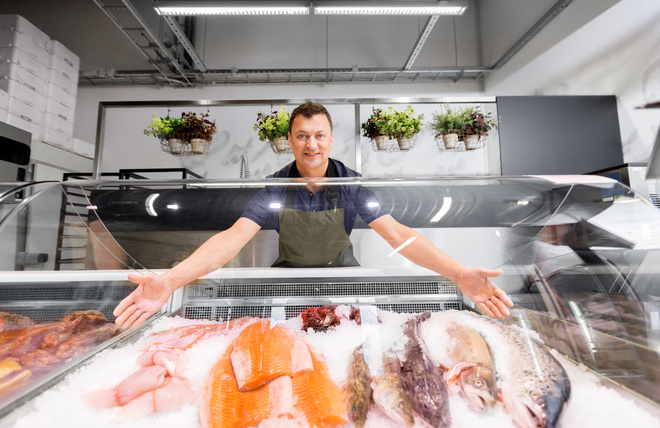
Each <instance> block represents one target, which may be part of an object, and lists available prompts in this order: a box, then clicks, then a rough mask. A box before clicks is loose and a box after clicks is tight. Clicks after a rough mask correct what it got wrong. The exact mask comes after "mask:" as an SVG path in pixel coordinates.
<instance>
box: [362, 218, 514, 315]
mask: <svg viewBox="0 0 660 428" xmlns="http://www.w3.org/2000/svg"><path fill="white" fill-rule="evenodd" d="M369 227H371V228H372V229H373V230H375V231H376V232H377V233H378V234H379V235H380V236H382V237H383V238H384V239H385V240H386V241H387V242H388V243H389V244H390V245H391V246H392V248H399V253H400V254H401V255H402V256H404V257H405V258H407V259H408V260H410V261H411V262H413V263H415V264H416V265H419V266H422V267H425V268H427V269H430V270H432V271H434V272H437V273H439V274H440V275H442V276H444V277H446V278H447V279H449V280H451V281H453V282H455V283H456V285H457V286H458V288H459V289H460V290H461V292H462V293H463V294H464V295H465V296H467V297H468V298H469V299H470V300H472V301H473V302H474V303H476V304H477V306H479V308H481V309H482V310H483V311H484V312H485V313H486V315H488V316H490V317H493V318H494V317H497V318H500V319H501V318H504V317H506V316H509V315H510V312H509V307H513V302H512V301H511V299H510V298H509V296H507V295H506V293H505V292H504V291H502V290H501V289H500V288H498V287H497V286H495V284H493V282H492V281H491V280H490V278H494V277H497V276H499V275H501V274H502V271H499V270H490V269H485V268H482V267H474V268H468V267H466V266H463V265H462V264H461V263H459V262H457V261H456V260H454V259H452V258H451V257H449V256H448V255H447V254H445V253H443V252H442V251H440V250H439V249H438V248H437V247H436V246H435V245H433V244H432V243H431V241H429V240H428V239H426V238H425V237H423V236H422V235H421V234H420V233H419V232H416V231H415V230H413V229H411V228H409V227H408V226H405V225H403V224H401V223H399V222H398V221H396V220H395V219H394V218H393V217H392V216H390V215H384V216H381V217H379V218H377V219H376V220H374V221H372V222H371V223H369ZM404 244H407V245H405V246H403V245H404ZM402 246H403V247H402ZM400 247H401V248H400Z"/></svg>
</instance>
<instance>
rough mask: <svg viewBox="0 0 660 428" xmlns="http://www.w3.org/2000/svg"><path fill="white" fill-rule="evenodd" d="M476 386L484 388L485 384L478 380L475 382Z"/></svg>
mask: <svg viewBox="0 0 660 428" xmlns="http://www.w3.org/2000/svg"><path fill="white" fill-rule="evenodd" d="M474 385H475V386H477V387H482V386H484V383H483V382H482V381H481V379H477V380H475V381H474Z"/></svg>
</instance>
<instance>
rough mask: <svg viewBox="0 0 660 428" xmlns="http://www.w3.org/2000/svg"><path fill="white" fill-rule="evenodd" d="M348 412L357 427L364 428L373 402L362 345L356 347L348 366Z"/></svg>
mask: <svg viewBox="0 0 660 428" xmlns="http://www.w3.org/2000/svg"><path fill="white" fill-rule="evenodd" d="M344 396H345V397H346V406H347V407H348V413H349V415H350V417H351V420H352V421H353V424H355V426H356V427H358V428H362V427H363V426H364V424H365V422H366V421H367V414H368V413H369V406H370V404H371V375H370V374H369V367H367V363H366V362H365V361H364V353H363V351H362V345H360V346H358V347H357V348H355V350H354V351H353V354H352V355H351V359H350V361H349V367H348V378H347V381H346V384H345V386H344Z"/></svg>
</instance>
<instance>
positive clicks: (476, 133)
mask: <svg viewBox="0 0 660 428" xmlns="http://www.w3.org/2000/svg"><path fill="white" fill-rule="evenodd" d="M469 115H470V116H469V118H468V119H467V121H466V125H465V137H464V141H465V149H466V150H474V149H476V148H478V146H479V141H480V140H481V138H482V137H487V136H488V131H490V130H491V128H495V127H497V123H496V122H495V120H493V118H492V113H491V112H488V113H486V114H484V113H481V112H480V111H479V108H478V107H477V108H476V109H471V110H470V112H469Z"/></svg>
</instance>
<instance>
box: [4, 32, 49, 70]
mask: <svg viewBox="0 0 660 428" xmlns="http://www.w3.org/2000/svg"><path fill="white" fill-rule="evenodd" d="M0 47H5V48H19V49H21V50H23V51H25V52H27V53H29V54H30V55H32V56H33V57H35V58H37V59H38V60H39V61H41V62H42V63H43V64H48V63H49V62H50V52H48V49H46V48H45V47H44V46H41V45H40V44H39V43H37V42H35V41H34V40H32V39H31V38H29V37H28V36H26V35H25V34H23V33H21V32H18V31H0Z"/></svg>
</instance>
